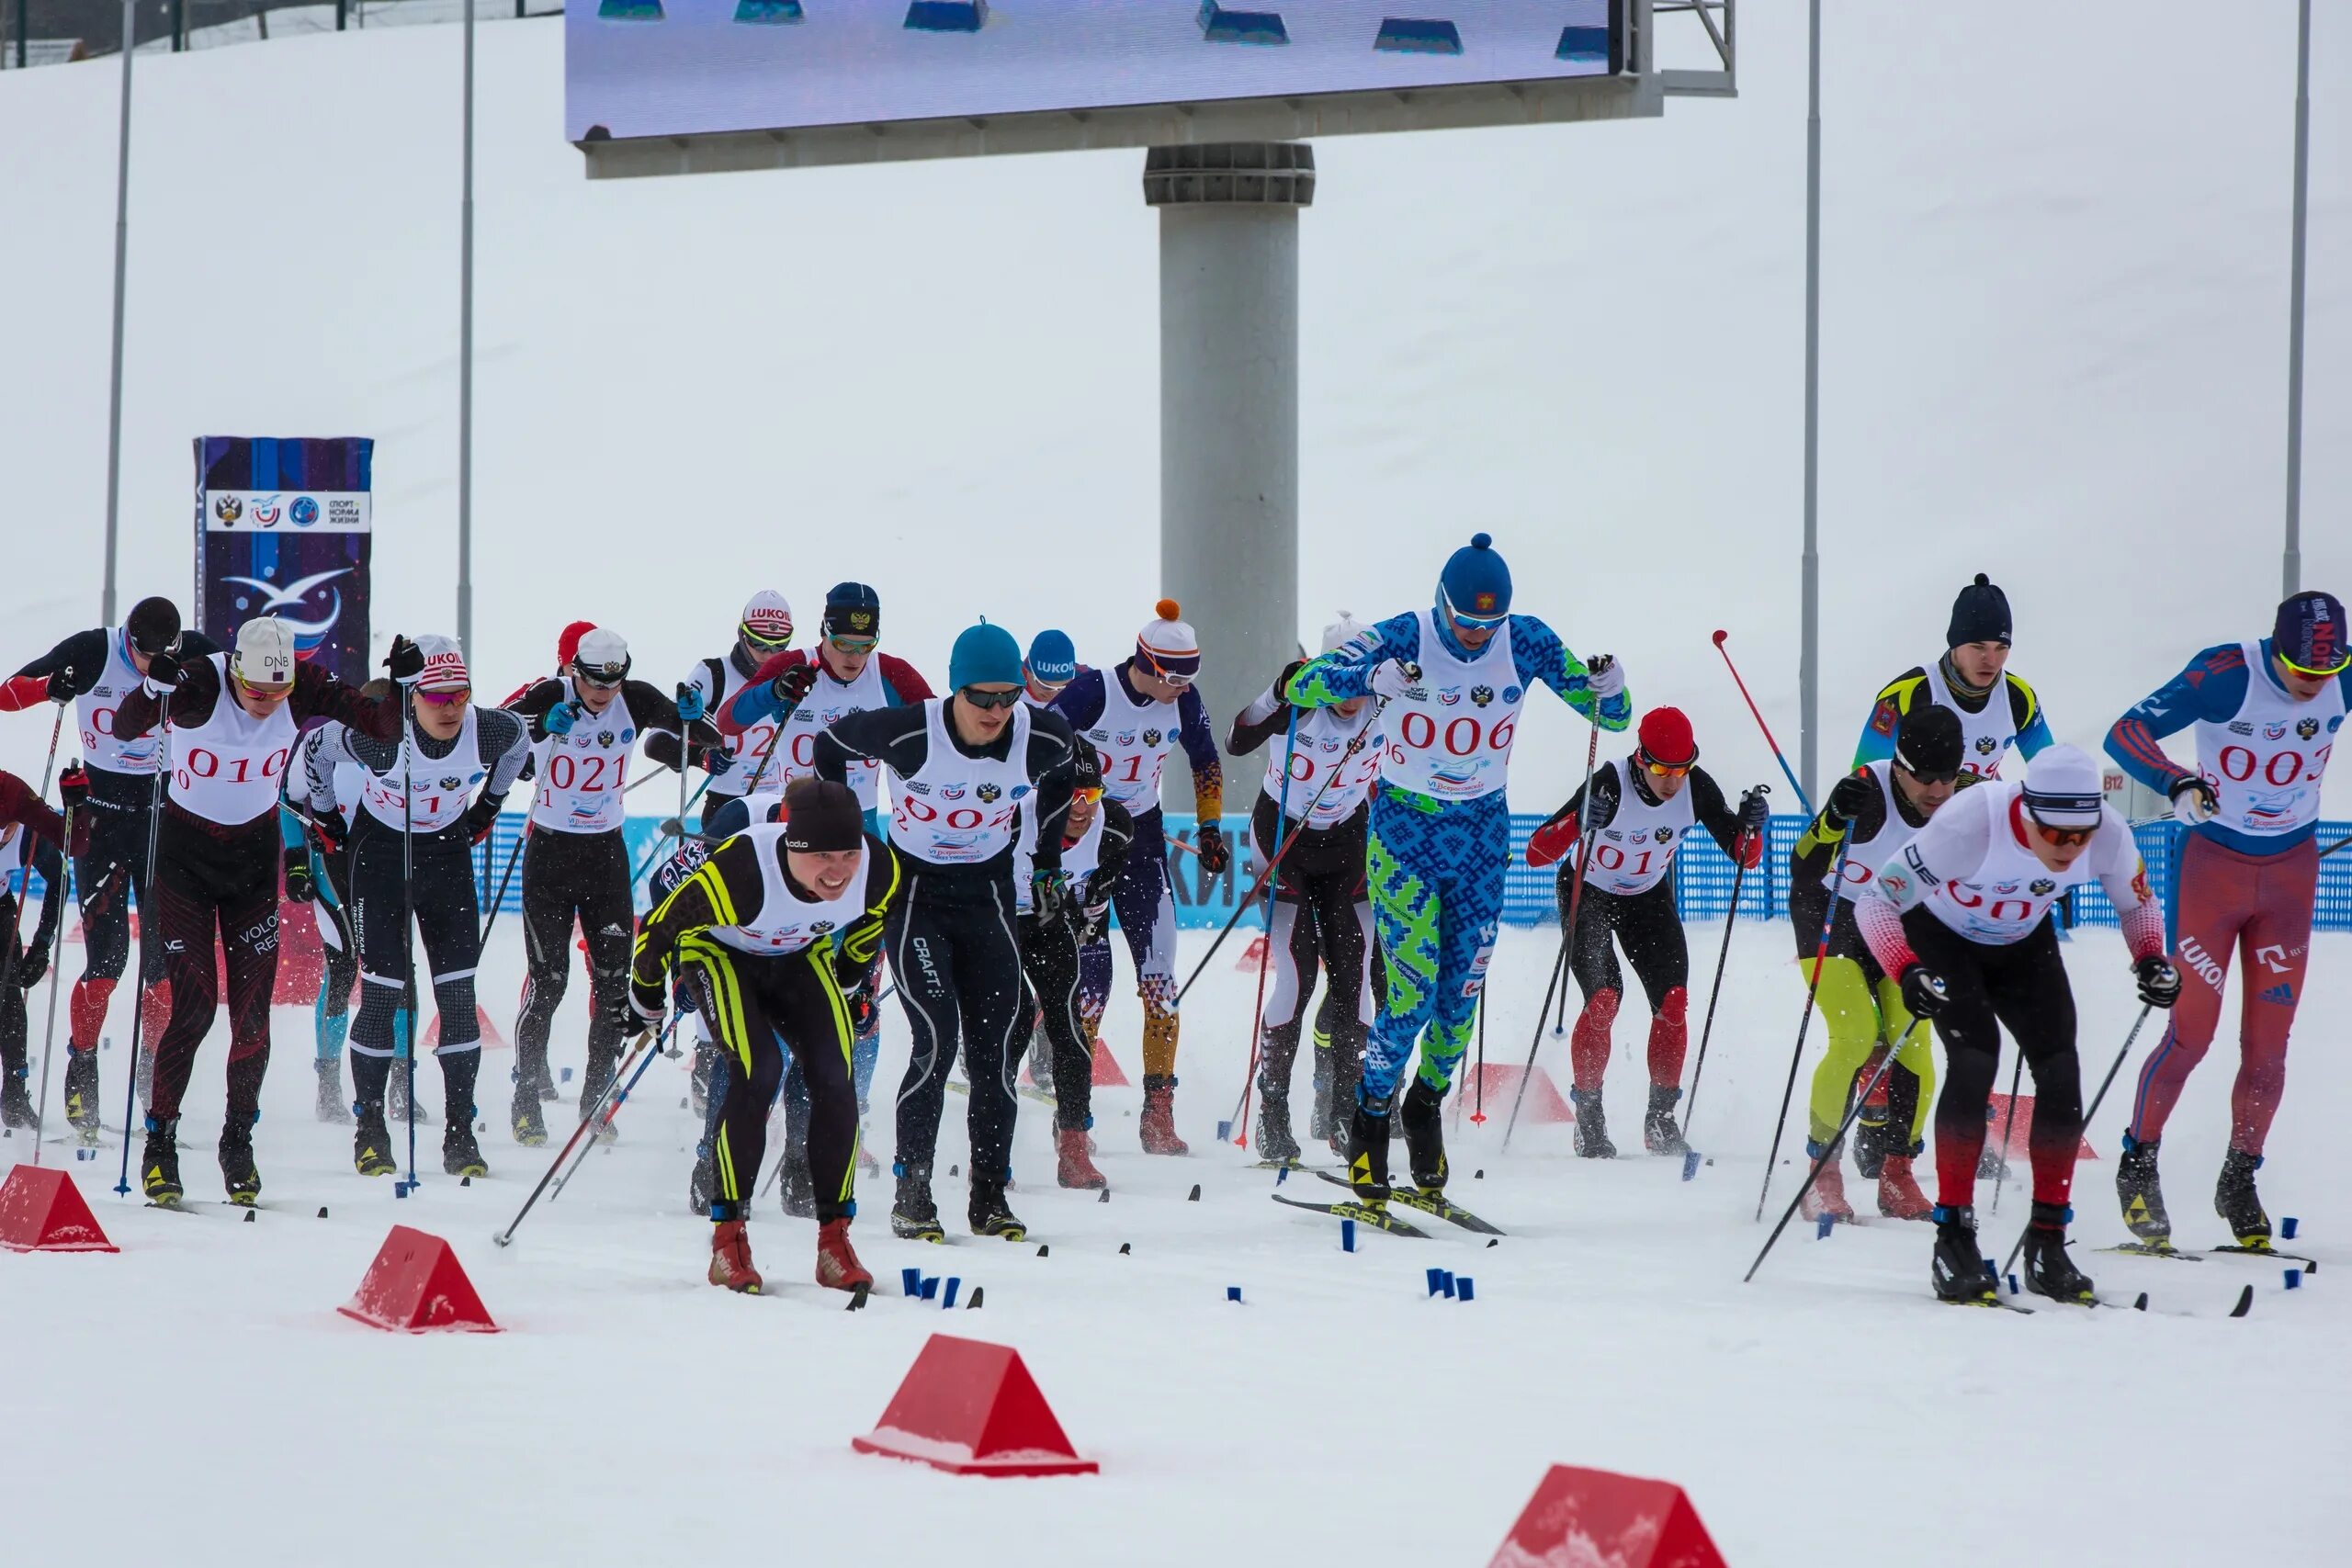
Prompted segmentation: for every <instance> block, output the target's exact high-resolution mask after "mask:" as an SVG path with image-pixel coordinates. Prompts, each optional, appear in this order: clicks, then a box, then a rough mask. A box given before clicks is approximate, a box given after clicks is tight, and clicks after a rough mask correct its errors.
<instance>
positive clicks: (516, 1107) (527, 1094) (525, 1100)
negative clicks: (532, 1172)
mask: <svg viewBox="0 0 2352 1568" xmlns="http://www.w3.org/2000/svg"><path fill="white" fill-rule="evenodd" d="M508 1115H509V1117H510V1119H511V1120H512V1122H513V1123H514V1127H515V1142H516V1143H518V1144H520V1145H523V1146H524V1147H525V1148H526V1149H536V1148H539V1147H541V1146H543V1145H545V1144H546V1143H547V1141H548V1124H547V1122H546V1121H545V1120H544V1119H542V1118H541V1117H540V1115H539V1092H538V1090H537V1089H534V1088H532V1087H531V1080H530V1079H529V1078H528V1077H524V1078H523V1079H522V1080H521V1081H520V1082H518V1083H517V1084H515V1103H514V1104H513V1105H512V1106H510V1107H509V1108H508Z"/></svg>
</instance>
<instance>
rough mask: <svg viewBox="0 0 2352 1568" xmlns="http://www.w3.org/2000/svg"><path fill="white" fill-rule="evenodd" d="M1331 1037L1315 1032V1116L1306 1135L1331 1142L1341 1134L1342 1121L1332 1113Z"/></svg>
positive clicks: (1307, 1124)
mask: <svg viewBox="0 0 2352 1568" xmlns="http://www.w3.org/2000/svg"><path fill="white" fill-rule="evenodd" d="M1331 1063H1332V1056H1331V1037H1330V1036H1329V1035H1328V1034H1326V1033H1324V1032H1322V1031H1321V1030H1319V1029H1318V1030H1317V1031H1316V1032H1315V1114H1314V1115H1313V1116H1311V1117H1309V1118H1308V1119H1307V1123H1306V1135H1307V1136H1308V1137H1310V1138H1315V1139H1318V1140H1321V1141H1324V1142H1329V1140H1330V1139H1331V1138H1333V1137H1335V1136H1337V1135H1338V1134H1339V1128H1340V1119H1339V1118H1338V1117H1337V1116H1334V1115H1333V1114H1332V1113H1331V1081H1332V1078H1333V1077H1334V1074H1333V1072H1332V1066H1331Z"/></svg>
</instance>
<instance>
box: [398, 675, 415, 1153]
mask: <svg viewBox="0 0 2352 1568" xmlns="http://www.w3.org/2000/svg"><path fill="white" fill-rule="evenodd" d="M411 689H412V688H411V687H410V686H409V684H408V683H407V682H401V686H400V687H399V691H400V699H401V968H402V969H403V970H405V971H406V972H407V976H408V978H407V983H406V985H405V987H403V989H402V990H401V1007H402V1008H404V1009H405V1010H407V1012H408V1038H407V1040H406V1041H405V1042H404V1043H405V1044H406V1045H407V1046H408V1055H406V1056H405V1057H404V1058H403V1059H402V1060H401V1061H400V1062H399V1063H397V1064H395V1065H396V1066H398V1068H399V1070H400V1071H401V1074H402V1076H403V1077H406V1079H407V1080H408V1189H407V1190H408V1192H413V1191H415V1190H416V1189H417V1187H418V1185H419V1184H418V1182H417V1179H416V1048H417V1046H418V1044H419V1043H420V1039H419V1034H420V1032H419V1031H418V1029H417V1027H416V1012H417V1007H416V825H415V814H414V811H413V805H414V802H415V800H416V781H415V777H414V768H415V762H414V756H415V749H414V743H413V739H412V732H413V730H414V728H415V725H416V718H415V716H414V715H413V714H412V713H410V712H409V707H410V697H409V692H410V690H411ZM393 1191H394V1194H395V1195H396V1196H401V1197H405V1196H406V1195H407V1193H405V1192H401V1190H400V1188H399V1185H398V1184H397V1183H395V1184H394V1188H393Z"/></svg>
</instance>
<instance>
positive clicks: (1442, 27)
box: [1372, 17, 1462, 54]
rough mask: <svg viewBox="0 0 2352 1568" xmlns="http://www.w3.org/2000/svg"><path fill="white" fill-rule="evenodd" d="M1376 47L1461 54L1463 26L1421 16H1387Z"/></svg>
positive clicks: (1402, 50) (1387, 49) (1399, 51)
mask: <svg viewBox="0 0 2352 1568" xmlns="http://www.w3.org/2000/svg"><path fill="white" fill-rule="evenodd" d="M1372 47H1373V48H1374V49H1377V50H1384V51H1388V52H1390V53H1394V54H1460V53H1461V52H1462V29H1461V28H1457V27H1455V26H1454V25H1453V23H1452V22H1445V21H1429V20H1424V19H1422V18H1421V17H1382V18H1381V19H1380V35H1379V36H1378V37H1377V38H1375V39H1373V40H1372Z"/></svg>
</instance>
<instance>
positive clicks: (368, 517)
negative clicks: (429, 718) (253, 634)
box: [193, 435, 376, 682]
mask: <svg viewBox="0 0 2352 1568" xmlns="http://www.w3.org/2000/svg"><path fill="white" fill-rule="evenodd" d="M375 451H376V443H375V442H374V441H373V440H372V439H370V438H369V437H367V436H356V435H354V436H325V437H297V438H288V439H277V438H273V437H268V436H243V435H202V436H198V438H197V441H196V615H195V619H194V623H193V624H194V625H195V626H197V628H198V630H200V631H202V632H203V633H204V634H205V635H206V636H207V637H211V638H212V639H213V640H214V641H215V642H218V643H219V644H220V646H221V647H223V648H226V647H228V646H230V644H231V643H232V641H234V639H235V637H236V635H237V627H238V626H241V625H243V623H244V622H246V621H248V620H250V619H252V618H253V617H254V616H255V615H276V616H277V618H278V619H280V620H282V621H284V622H286V623H287V624H288V626H291V627H293V629H294V648H295V651H296V653H297V654H298V655H299V656H300V657H301V658H303V659H305V660H314V661H315V662H317V663H319V664H320V665H321V666H322V667H323V668H324V669H325V670H326V671H327V672H328V673H329V674H331V675H335V676H338V677H340V678H341V679H343V680H345V681H350V682H362V681H365V680H367V679H368V553H369V547H370V545H371V542H372V537H373V536H372V532H371V530H372V529H373V526H374V520H373V507H372V504H371V502H370V498H369V493H368V492H369V490H370V474H369V470H370V468H372V467H373V465H374V461H375Z"/></svg>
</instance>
